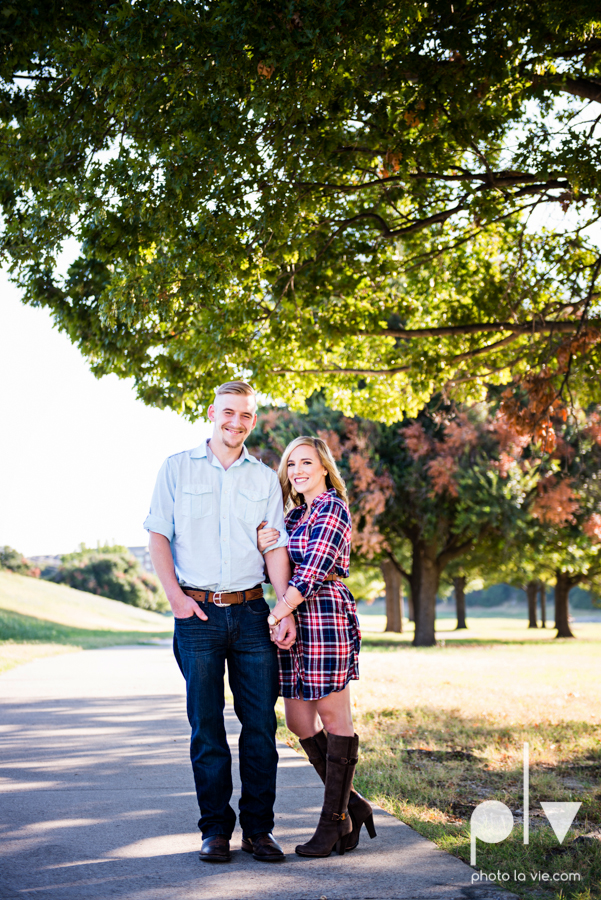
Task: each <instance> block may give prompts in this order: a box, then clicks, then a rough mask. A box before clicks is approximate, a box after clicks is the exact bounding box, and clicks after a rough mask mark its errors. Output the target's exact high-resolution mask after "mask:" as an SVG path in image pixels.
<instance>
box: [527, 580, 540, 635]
mask: <svg viewBox="0 0 601 900" xmlns="http://www.w3.org/2000/svg"><path fill="white" fill-rule="evenodd" d="M537 595H538V581H529V582H528V584H527V585H526V596H527V597H528V628H538V622H537V621H536V597H537Z"/></svg>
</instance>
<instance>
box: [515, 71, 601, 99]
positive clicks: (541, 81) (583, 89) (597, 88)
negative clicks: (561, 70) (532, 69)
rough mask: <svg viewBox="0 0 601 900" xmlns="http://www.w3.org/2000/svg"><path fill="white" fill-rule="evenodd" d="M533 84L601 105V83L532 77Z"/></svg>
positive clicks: (558, 77) (555, 76)
mask: <svg viewBox="0 0 601 900" xmlns="http://www.w3.org/2000/svg"><path fill="white" fill-rule="evenodd" d="M526 77H528V78H530V80H531V81H532V84H533V85H535V86H536V87H552V88H557V89H558V90H560V91H563V92H564V93H567V94H573V95H574V96H575V97H580V98H581V99H582V100H591V101H592V102H593V103H601V82H598V81H591V80H590V79H587V78H569V77H568V76H557V75H554V76H550V75H530V74H528V75H527V76H526Z"/></svg>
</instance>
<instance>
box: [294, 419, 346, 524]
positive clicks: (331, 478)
mask: <svg viewBox="0 0 601 900" xmlns="http://www.w3.org/2000/svg"><path fill="white" fill-rule="evenodd" d="M303 446H306V447H313V448H314V449H315V450H317V455H318V456H319V461H320V463H321V464H322V466H323V467H324V468H325V469H326V470H327V473H328V474H327V475H326V488H327V489H328V490H332V489H334V490H335V491H336V493H337V495H338V496H339V497H340V499H341V500H342V501H343V503H348V497H347V493H346V486H345V484H344V481H343V480H342V477H341V475H340V472H339V471H338V466H337V465H336V462H335V460H334V457H333V456H332V451H331V450H330V448H329V447H328V445H327V444H326V442H325V441H322V439H321V438H317V437H308V436H307V435H301V437H297V438H295V439H294V440H293V441H290V443H289V444H288V446H287V447H286V449H285V450H284V454H283V456H282V460H281V462H280V466H279V469H278V477H279V479H280V484H281V485H282V494H283V495H284V509H286V510H288V509H289V508H290V507H292V506H300V505H301V503H304V502H305V500H304V497H303V495H302V494H299V493H298V492H297V491H296V490H295V489H294V488H293V487H292V484H291V483H290V479H289V478H288V457H289V456H290V454H291V453H292V451H293V450H296V448H297V447H303Z"/></svg>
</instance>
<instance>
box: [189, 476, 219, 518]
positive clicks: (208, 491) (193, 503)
mask: <svg viewBox="0 0 601 900" xmlns="http://www.w3.org/2000/svg"><path fill="white" fill-rule="evenodd" d="M212 512H213V488H212V486H211V485H210V484H199V483H195V484H192V483H187V484H184V485H183V486H182V513H183V515H184V516H190V517H191V518H192V519H202V518H203V517H204V516H209V515H210V514H211V513H212Z"/></svg>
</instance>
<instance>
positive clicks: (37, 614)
mask: <svg viewBox="0 0 601 900" xmlns="http://www.w3.org/2000/svg"><path fill="white" fill-rule="evenodd" d="M172 623H173V620H172V619H171V618H170V617H169V616H162V615H160V614H159V613H154V612H150V611H149V610H145V609H137V607H135V606H128V605H127V604H126V603H119V602H118V601H116V600H107V599H105V598H104V597H97V596H96V595H95V594H87V593H84V592H83V591H77V590H75V589H74V588H70V587H66V586H65V585H62V584H51V583H50V582H48V581H39V580H38V579H36V578H26V577H25V576H23V575H15V574H13V573H12V572H0V672H3V671H6V670H7V669H12V668H13V667H14V666H18V665H20V664H21V663H25V662H29V661H30V660H32V659H35V658H37V657H40V656H53V655H54V654H56V653H69V652H71V651H74V650H82V649H93V648H94V647H109V646H114V645H116V644H148V643H154V642H156V641H158V640H161V639H163V640H164V639H166V638H169V637H170V635H171V631H172Z"/></svg>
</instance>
